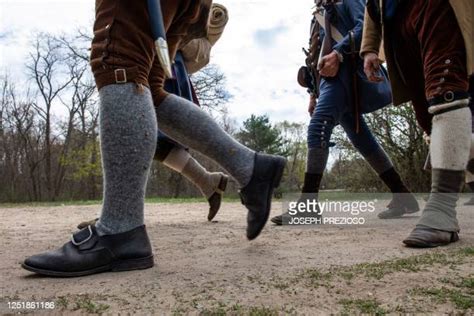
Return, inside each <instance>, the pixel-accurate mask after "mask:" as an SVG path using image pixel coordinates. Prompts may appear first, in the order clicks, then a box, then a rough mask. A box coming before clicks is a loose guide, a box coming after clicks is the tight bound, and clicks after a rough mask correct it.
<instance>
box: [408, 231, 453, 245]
mask: <svg viewBox="0 0 474 316" xmlns="http://www.w3.org/2000/svg"><path fill="white" fill-rule="evenodd" d="M458 240H459V235H458V233H456V232H447V231H443V230H437V229H433V228H429V227H416V228H415V229H414V230H413V231H412V232H411V233H410V235H409V236H408V237H407V238H406V239H405V240H404V241H403V243H404V244H405V245H406V246H407V247H412V248H433V247H438V246H445V245H448V244H450V243H452V242H456V241H458Z"/></svg>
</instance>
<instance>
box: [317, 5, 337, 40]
mask: <svg viewBox="0 0 474 316" xmlns="http://www.w3.org/2000/svg"><path fill="white" fill-rule="evenodd" d="M314 16H315V17H316V20H317V21H318V24H319V26H320V27H321V28H323V29H324V15H323V14H322V13H321V12H316V13H315V14H314ZM331 33H332V37H333V40H335V41H336V42H340V41H342V40H343V39H344V36H342V34H341V32H339V30H338V29H337V28H336V27H335V26H334V25H332V24H331Z"/></svg>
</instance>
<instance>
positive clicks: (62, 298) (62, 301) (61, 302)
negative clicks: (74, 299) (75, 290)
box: [56, 296, 69, 308]
mask: <svg viewBox="0 0 474 316" xmlns="http://www.w3.org/2000/svg"><path fill="white" fill-rule="evenodd" d="M56 305H57V306H59V307H62V308H67V307H68V305H69V300H68V299H67V297H65V296H60V297H59V298H58V299H57V300H56Z"/></svg>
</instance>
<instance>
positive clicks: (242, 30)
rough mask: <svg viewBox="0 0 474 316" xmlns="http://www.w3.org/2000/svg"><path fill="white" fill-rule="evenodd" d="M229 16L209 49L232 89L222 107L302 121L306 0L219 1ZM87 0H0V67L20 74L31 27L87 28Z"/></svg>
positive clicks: (309, 2)
mask: <svg viewBox="0 0 474 316" xmlns="http://www.w3.org/2000/svg"><path fill="white" fill-rule="evenodd" d="M130 1H132V0H130ZM216 2H219V3H221V4H223V5H225V6H226V7H227V8H228V10H229V15H230V21H229V24H228V25H227V28H226V30H225V32H224V35H223V37H222V39H221V40H220V41H219V42H218V43H217V44H216V46H215V49H214V50H213V53H212V60H211V62H212V63H215V64H217V65H218V66H219V67H220V68H221V70H222V71H223V72H224V73H225V75H226V77H227V87H228V90H229V92H230V93H231V94H232V95H233V98H232V100H231V101H230V102H229V104H228V107H229V110H230V114H231V115H232V116H233V117H234V118H236V119H237V120H238V121H239V122H240V121H242V120H243V119H245V118H247V117H249V116H250V115H251V114H268V115H269V116H270V118H271V120H272V121H273V122H277V121H282V120H290V121H297V122H306V121H307V120H308V118H309V116H308V114H307V113H306V106H307V94H306V92H305V90H304V89H303V88H301V87H299V85H298V84H297V82H296V74H297V71H298V68H299V67H300V66H301V65H302V64H303V62H304V56H303V53H302V51H301V48H302V47H303V46H306V45H307V42H308V30H309V22H310V19H311V8H312V6H313V4H314V1H313V0H298V1H284V0H219V1H216ZM94 3H95V1H92V0H61V1H59V0H54V1H44V0H14V1H12V0H0V68H1V70H7V71H9V72H10V73H11V74H12V75H13V76H14V77H15V78H16V79H17V80H19V81H20V80H22V73H21V72H22V71H23V68H22V67H23V63H24V59H25V57H26V55H27V53H28V45H29V42H30V41H31V34H32V33H34V32H37V31H46V32H53V33H61V32H66V33H67V32H73V31H74V30H76V29H77V28H78V27H85V28H90V29H91V32H92V23H93V17H94Z"/></svg>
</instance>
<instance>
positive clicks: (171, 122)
mask: <svg viewBox="0 0 474 316" xmlns="http://www.w3.org/2000/svg"><path fill="white" fill-rule="evenodd" d="M156 114H157V118H158V124H159V125H160V129H161V130H163V132H165V133H166V134H167V135H169V136H170V137H171V138H173V139H174V140H176V141H178V142H179V143H181V144H183V145H185V146H186V147H190V148H192V149H194V150H197V151H199V152H200V153H201V154H203V155H205V156H207V157H209V158H211V159H212V160H214V161H215V162H217V163H218V164H219V165H220V166H221V167H223V168H224V169H225V170H226V171H227V172H228V173H229V174H230V175H231V176H232V177H234V178H235V179H236V180H237V182H238V183H239V185H240V186H241V187H245V186H246V185H247V184H248V183H249V181H250V178H251V177H252V173H253V166H254V158H255V152H254V151H253V150H250V149H249V148H247V147H245V146H243V145H242V144H240V143H238V142H237V141H236V140H235V139H234V138H232V137H231V136H230V135H229V134H227V133H226V132H225V131H224V130H223V129H222V128H221V127H220V126H219V125H218V124H217V123H216V122H215V121H214V120H213V119H212V118H211V117H210V116H209V115H207V114H206V113H205V112H204V111H202V110H201V109H199V108H198V107H197V106H196V105H195V104H193V103H191V102H189V101H187V100H185V99H183V98H180V97H177V96H174V95H169V96H167V97H166V99H165V100H164V101H163V102H162V103H161V104H160V105H159V106H158V107H156Z"/></svg>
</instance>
